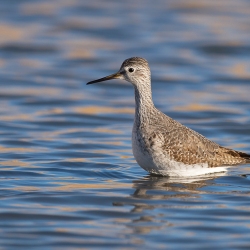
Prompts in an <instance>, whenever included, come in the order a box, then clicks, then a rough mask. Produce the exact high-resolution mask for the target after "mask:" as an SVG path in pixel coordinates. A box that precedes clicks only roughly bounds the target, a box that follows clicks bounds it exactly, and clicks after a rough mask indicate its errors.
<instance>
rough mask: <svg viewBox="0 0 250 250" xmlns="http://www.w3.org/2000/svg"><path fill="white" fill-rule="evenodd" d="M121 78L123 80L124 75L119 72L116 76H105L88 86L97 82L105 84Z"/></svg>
mask: <svg viewBox="0 0 250 250" xmlns="http://www.w3.org/2000/svg"><path fill="white" fill-rule="evenodd" d="M121 78H122V74H121V73H120V72H117V73H115V74H112V75H109V76H105V77H103V78H100V79H97V80H94V81H91V82H88V83H87V85H89V84H93V83H96V82H104V81H108V80H112V79H121Z"/></svg>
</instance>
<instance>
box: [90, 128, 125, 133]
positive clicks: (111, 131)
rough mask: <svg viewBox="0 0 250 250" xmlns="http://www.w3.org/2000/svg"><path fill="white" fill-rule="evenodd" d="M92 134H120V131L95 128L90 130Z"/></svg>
mask: <svg viewBox="0 0 250 250" xmlns="http://www.w3.org/2000/svg"><path fill="white" fill-rule="evenodd" d="M92 131H93V132H96V133H104V134H115V135H118V134H122V131H120V130H115V129H108V128H96V129H93V130H92Z"/></svg>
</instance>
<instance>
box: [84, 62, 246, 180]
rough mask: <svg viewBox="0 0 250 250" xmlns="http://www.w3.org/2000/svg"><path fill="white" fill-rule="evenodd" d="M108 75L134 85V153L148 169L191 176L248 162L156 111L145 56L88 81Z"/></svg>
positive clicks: (165, 174)
mask: <svg viewBox="0 0 250 250" xmlns="http://www.w3.org/2000/svg"><path fill="white" fill-rule="evenodd" d="M111 79H123V80H126V81H128V82H130V83H132V85H133V86H134V91H135V106H136V107H135V118H134V126H133V131H132V148H133V154H134V157H135V159H136V161H137V163H138V164H139V165H140V166H141V167H142V168H143V169H145V170H146V171H148V172H149V173H153V174H159V175H164V176H194V175H202V174H208V173H212V172H222V171H226V169H227V168H228V167H229V166H231V165H235V164H244V163H248V162H250V155H249V154H246V153H243V152H239V151H236V150H233V149H229V148H225V147H222V146H220V145H218V144H217V143H215V142H213V141H210V140H208V139H207V138H205V137H204V136H202V135H200V134H199V133H197V132H195V131H193V130H192V129H190V128H187V127H185V126H184V125H182V124H181V123H179V122H177V121H175V120H173V119H172V118H170V117H169V116H167V115H165V114H163V113H162V112H161V111H159V110H158V109H157V108H156V107H155V106H154V103H153V100H152V93H151V73H150V68H149V65H148V62H147V60H145V59H144V58H140V57H132V58H129V59H126V60H125V61H124V62H123V63H122V65H121V67H120V70H119V71H118V72H117V73H115V74H112V75H109V76H106V77H103V78H101V79H98V80H94V81H91V82H88V83H87V84H92V83H97V82H103V81H107V80H111Z"/></svg>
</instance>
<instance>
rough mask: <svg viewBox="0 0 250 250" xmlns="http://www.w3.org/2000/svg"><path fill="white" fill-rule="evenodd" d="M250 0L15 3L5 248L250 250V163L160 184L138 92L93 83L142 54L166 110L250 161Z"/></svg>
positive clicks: (9, 53)
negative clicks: (148, 163) (138, 121)
mask: <svg viewBox="0 0 250 250" xmlns="http://www.w3.org/2000/svg"><path fill="white" fill-rule="evenodd" d="M249 17H250V2H249V1H243V0H242V1H240V0H238V1H230V0H227V1H226V0H222V1H217V2H214V1H209V0H205V1H189V0H188V1H186V0H182V1H181V0H178V1H174V0H172V1H160V0H159V1H156V2H154V1H142V0H141V1H130V0H129V1H111V0H110V1H106V0H105V1H103V0H91V1H80V0H73V1H70V0H68V1H67V0H65V1H59V0H58V1H17V0H13V1H1V2H0V34H1V36H0V135H1V136H0V167H1V176H0V188H1V192H0V199H1V200H0V249H31V248H32V249H82V248H91V247H93V248H103V249H105V248H110V247H115V248H119V249H138V248H147V249H160V248H163V249H167V248H168V249H211V248H215V249H216V248H217V249H218V248H220V249H235V248H237V249H241V248H242V249H243V248H245V249H248V248H249V246H250V237H249V236H250V165H244V166H240V167H234V168H232V169H231V170H230V171H229V172H228V173H221V174H219V175H211V176H203V177H200V178H196V179H173V178H166V177H156V176H150V175H148V174H147V173H146V172H145V171H144V170H142V169H141V168H140V167H139V166H138V165H137V163H136V162H135V160H134V158H133V154H132V150H131V129H132V123H133V115H134V96H133V89H132V87H131V86H130V84H129V83H126V82H123V81H119V80H117V81H115V80H113V81H110V82H105V83H100V84H96V85H90V86H86V85H85V83H86V82H88V81H90V80H93V79H96V78H99V77H103V76H105V75H108V74H111V73H114V72H115V71H116V70H118V68H119V67H120V64H121V63H122V61H123V60H124V59H126V58H128V57H131V56H142V57H145V58H146V59H147V60H148V61H149V64H150V66H151V69H152V81H153V86H152V89H153V98H154V102H155V105H156V106H157V107H158V108H159V109H160V110H162V111H163V112H165V113H167V114H168V115H169V116H171V117H172V118H174V119H176V120H178V121H180V122H182V123H183V124H185V125H187V126H189V127H191V128H192V129H195V130H197V131H198V132H200V133H202V134H203V135H205V136H207V137H208V138H210V139H212V140H214V141H216V142H218V143H220V144H222V145H224V146H227V147H232V148H235V149H238V150H241V151H246V152H250V18H249Z"/></svg>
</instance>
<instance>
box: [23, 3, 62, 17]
mask: <svg viewBox="0 0 250 250" xmlns="http://www.w3.org/2000/svg"><path fill="white" fill-rule="evenodd" d="M20 10H21V13H22V14H24V15H52V14H54V12H55V11H56V10H57V5H56V4H55V3H53V2H41V3H37V2H36V3H32V2H29V3H27V4H23V5H22V6H21V9H20Z"/></svg>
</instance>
